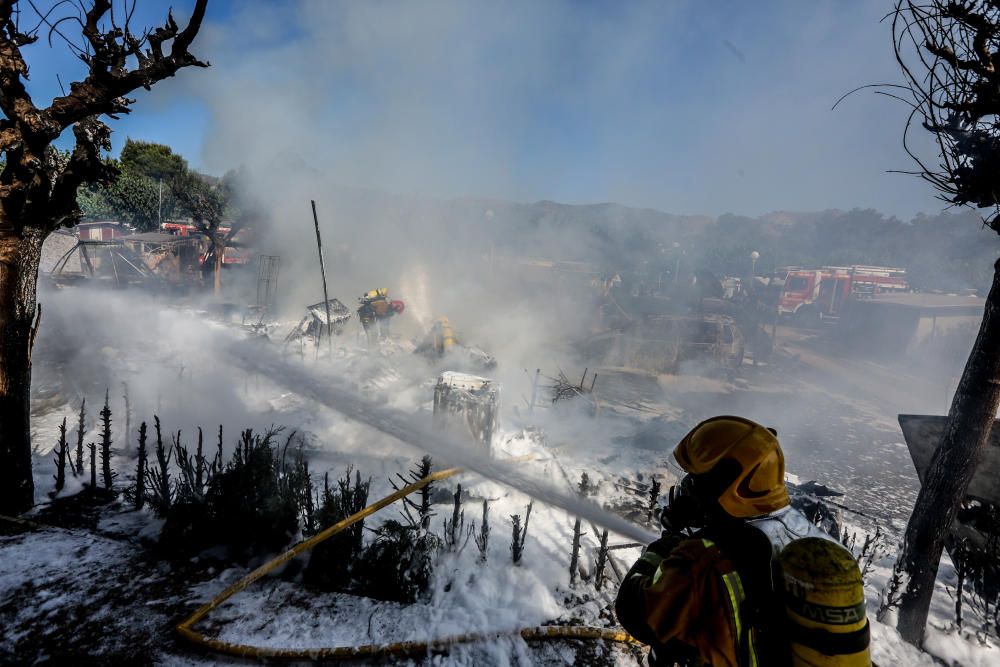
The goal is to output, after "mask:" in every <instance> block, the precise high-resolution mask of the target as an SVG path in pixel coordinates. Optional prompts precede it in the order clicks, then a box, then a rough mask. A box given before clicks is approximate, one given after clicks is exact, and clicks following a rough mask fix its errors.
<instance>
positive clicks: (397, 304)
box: [389, 301, 406, 315]
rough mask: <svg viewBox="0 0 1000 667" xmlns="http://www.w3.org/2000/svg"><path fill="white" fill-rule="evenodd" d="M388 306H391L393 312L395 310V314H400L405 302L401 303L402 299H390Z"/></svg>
mask: <svg viewBox="0 0 1000 667" xmlns="http://www.w3.org/2000/svg"><path fill="white" fill-rule="evenodd" d="M389 307H390V308H392V310H393V312H395V313H396V314H397V315H399V314H401V313H402V312H403V311H404V310H406V304H405V303H403V302H402V301H392V302H391V303H389Z"/></svg>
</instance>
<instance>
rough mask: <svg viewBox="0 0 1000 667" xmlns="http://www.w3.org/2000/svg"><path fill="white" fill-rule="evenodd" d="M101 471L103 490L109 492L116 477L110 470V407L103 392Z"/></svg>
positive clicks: (105, 393) (106, 393) (106, 395)
mask: <svg viewBox="0 0 1000 667" xmlns="http://www.w3.org/2000/svg"><path fill="white" fill-rule="evenodd" d="M101 470H102V472H103V476H104V488H105V489H107V490H108V491H110V490H111V485H112V482H113V481H114V478H115V477H116V476H117V475H116V473H114V472H113V471H112V470H111V407H110V406H109V404H108V392H107V391H105V392H104V408H102V409H101Z"/></svg>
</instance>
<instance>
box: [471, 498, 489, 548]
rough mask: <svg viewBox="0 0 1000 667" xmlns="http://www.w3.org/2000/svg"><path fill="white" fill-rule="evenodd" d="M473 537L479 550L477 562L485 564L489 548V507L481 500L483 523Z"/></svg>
mask: <svg viewBox="0 0 1000 667" xmlns="http://www.w3.org/2000/svg"><path fill="white" fill-rule="evenodd" d="M474 537H475V540H476V546H477V547H478V548H479V560H480V561H481V562H483V563H485V562H486V555H487V553H488V551H489V546H490V506H489V503H488V502H487V501H486V500H483V523H482V525H480V527H479V532H478V533H475V535H474Z"/></svg>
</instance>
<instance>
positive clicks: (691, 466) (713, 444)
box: [674, 415, 789, 519]
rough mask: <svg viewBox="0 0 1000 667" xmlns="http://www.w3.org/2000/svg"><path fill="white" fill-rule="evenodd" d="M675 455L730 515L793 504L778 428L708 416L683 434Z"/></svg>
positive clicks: (743, 515)
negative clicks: (776, 430) (786, 481)
mask: <svg viewBox="0 0 1000 667" xmlns="http://www.w3.org/2000/svg"><path fill="white" fill-rule="evenodd" d="M674 458H675V459H677V463H679V464H680V466H681V468H683V469H684V470H685V471H686V472H688V473H689V474H691V475H692V476H693V478H694V481H695V483H696V484H697V483H698V482H699V481H700V480H701V481H705V480H708V481H709V483H708V484H707V486H708V487H709V488H710V489H711V490H710V493H711V494H712V495H714V496H716V498H717V500H718V502H719V505H720V506H721V507H722V509H723V510H724V511H725V512H726V513H728V514H729V515H731V516H734V517H738V518H741V519H749V518H753V517H758V516H763V515H765V514H769V513H771V512H774V511H775V510H779V509H781V508H782V507H785V506H787V505H788V504H789V500H788V489H786V488H785V456H784V454H782V452H781V445H779V444H778V438H777V434H776V433H775V431H773V430H772V429H768V428H765V427H763V426H761V425H760V424H758V423H756V422H754V421H751V420H749V419H744V418H743V417H731V416H725V415H724V416H720V417H712V418H711V419H707V420H705V421H703V422H702V423H700V424H698V425H697V426H695V427H694V428H693V429H691V432H690V433H688V434H687V435H686V436H684V439H683V440H681V441H680V443H679V444H678V445H677V447H676V448H675V449H674ZM702 488H705V486H704V485H703V486H702Z"/></svg>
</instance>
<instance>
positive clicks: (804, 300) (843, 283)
mask: <svg viewBox="0 0 1000 667" xmlns="http://www.w3.org/2000/svg"><path fill="white" fill-rule="evenodd" d="M909 288H910V286H909V284H908V283H907V282H906V269H898V268H890V267H887V266H861V265H854V266H824V267H822V268H821V269H802V268H799V267H791V268H789V269H788V275H787V276H786V277H785V285H784V287H783V288H782V291H781V297H780V299H779V300H778V313H780V314H781V315H793V316H795V317H796V319H798V320H800V321H801V322H803V323H805V324H816V323H818V322H819V321H821V320H824V319H835V318H837V317H840V315H841V313H842V312H843V310H844V306H845V305H846V304H847V303H848V301H849V300H851V299H863V298H865V297H869V296H871V295H873V294H878V293H881V292H903V291H907V290H909Z"/></svg>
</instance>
